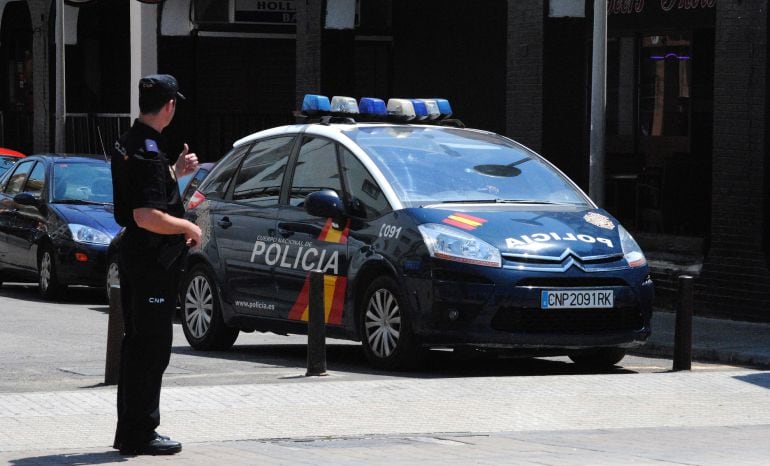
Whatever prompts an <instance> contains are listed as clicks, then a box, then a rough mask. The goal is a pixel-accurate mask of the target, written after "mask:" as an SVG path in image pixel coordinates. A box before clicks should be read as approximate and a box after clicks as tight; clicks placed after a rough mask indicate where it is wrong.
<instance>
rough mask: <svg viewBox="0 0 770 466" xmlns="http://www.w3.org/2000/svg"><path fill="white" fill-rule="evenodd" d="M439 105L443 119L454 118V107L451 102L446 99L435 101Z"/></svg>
mask: <svg viewBox="0 0 770 466" xmlns="http://www.w3.org/2000/svg"><path fill="white" fill-rule="evenodd" d="M433 100H435V101H436V105H438V111H439V112H441V118H449V117H450V116H452V106H451V105H449V101H448V100H446V99H433Z"/></svg>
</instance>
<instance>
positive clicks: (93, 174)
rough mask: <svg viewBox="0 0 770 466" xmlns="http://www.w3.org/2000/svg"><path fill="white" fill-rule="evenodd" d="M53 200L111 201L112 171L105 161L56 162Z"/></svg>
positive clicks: (77, 201)
mask: <svg viewBox="0 0 770 466" xmlns="http://www.w3.org/2000/svg"><path fill="white" fill-rule="evenodd" d="M52 184H53V202H71V203H83V204H91V203H98V204H108V203H112V172H111V171H110V166H109V165H108V164H106V163H105V162H101V161H93V162H68V161H63V162H57V163H56V164H55V165H54V168H53V183H52Z"/></svg>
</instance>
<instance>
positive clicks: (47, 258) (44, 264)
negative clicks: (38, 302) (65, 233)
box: [37, 245, 66, 299]
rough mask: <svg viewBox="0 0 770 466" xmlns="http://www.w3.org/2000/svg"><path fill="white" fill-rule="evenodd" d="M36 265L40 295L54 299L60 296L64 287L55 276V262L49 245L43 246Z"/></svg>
mask: <svg viewBox="0 0 770 466" xmlns="http://www.w3.org/2000/svg"><path fill="white" fill-rule="evenodd" d="M37 265H38V267H37V270H38V276H39V279H38V290H39V291H40V295H41V296H42V297H43V298H45V299H55V298H57V297H58V296H60V295H61V294H62V292H63V291H64V289H65V288H66V287H65V286H63V285H62V284H61V283H59V279H58V278H57V276H56V263H55V262H54V257H53V250H52V249H51V247H50V246H48V245H46V246H43V252H42V253H41V254H40V259H39V260H38V264H37Z"/></svg>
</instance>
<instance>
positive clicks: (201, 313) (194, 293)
mask: <svg viewBox="0 0 770 466" xmlns="http://www.w3.org/2000/svg"><path fill="white" fill-rule="evenodd" d="M213 314H214V295H213V293H212V292H211V285H210V284H209V282H208V280H207V279H206V277H204V276H202V275H197V276H195V277H193V279H192V280H191V281H190V284H189V286H188V287H187V293H185V299H184V319H185V324H186V326H187V329H188V330H189V331H190V334H191V335H192V336H193V337H194V338H203V337H204V336H206V333H207V332H208V331H209V328H210V327H211V318H212V316H213Z"/></svg>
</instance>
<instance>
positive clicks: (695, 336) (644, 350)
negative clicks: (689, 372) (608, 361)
mask: <svg viewBox="0 0 770 466" xmlns="http://www.w3.org/2000/svg"><path fill="white" fill-rule="evenodd" d="M675 323H676V314H675V312H672V311H668V310H663V309H655V310H654V312H653V316H652V336H651V337H650V339H649V340H648V341H647V343H646V344H645V345H644V346H643V347H641V348H639V349H638V350H636V351H634V353H636V354H643V355H654V356H661V357H669V358H670V357H672V356H673V354H674V334H675ZM692 358H693V360H699V361H713V362H721V363H726V364H735V365H741V366H754V367H758V368H770V324H764V323H752V322H743V321H733V320H723V319H712V318H706V317H698V316H694V317H693V322H692Z"/></svg>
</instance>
